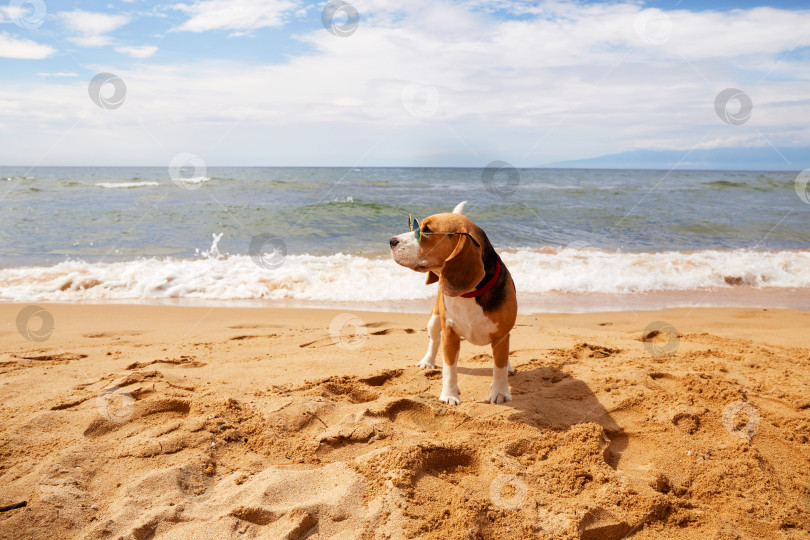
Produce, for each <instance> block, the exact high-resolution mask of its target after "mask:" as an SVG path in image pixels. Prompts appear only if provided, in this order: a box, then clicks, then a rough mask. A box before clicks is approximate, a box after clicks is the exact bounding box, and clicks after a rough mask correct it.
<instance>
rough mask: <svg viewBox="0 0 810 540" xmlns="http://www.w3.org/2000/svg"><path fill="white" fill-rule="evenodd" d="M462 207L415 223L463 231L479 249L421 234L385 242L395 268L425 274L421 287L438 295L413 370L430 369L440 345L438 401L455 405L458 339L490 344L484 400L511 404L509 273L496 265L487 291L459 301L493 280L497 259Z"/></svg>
mask: <svg viewBox="0 0 810 540" xmlns="http://www.w3.org/2000/svg"><path fill="white" fill-rule="evenodd" d="M463 208H464V203H461V204H459V205H458V206H456V208H455V210H454V211H453V213H446V214H436V215H433V216H430V217H428V218H426V219H425V220H424V221H422V222H421V223H420V228H421V230H422V232H423V233H425V232H428V233H429V232H437V233H439V232H466V233H469V234H471V235H472V236H473V237H474V238H475V239H476V241H477V242H478V243H479V244H480V247H476V246H475V244H474V243H473V242H472V241H471V240H470V239H469V238H468V237H467V236H465V235H448V234H423V235H422V241H421V242H420V243H417V242H416V236H415V234H414V232H407V233H404V234H400V235H398V236H394V237H393V238H391V239H390V241H389V244H390V246H391V255H392V256H393V258H394V261H396V262H397V263H398V264H400V265H402V266H405V267H407V268H410V269H412V270H415V271H417V272H427V273H428V277H427V283H428V284H430V283H435V282H436V281H438V282H439V291H438V293H437V295H436V301H435V303H434V305H433V311H432V312H431V316H430V321H429V322H428V335H429V336H430V342H429V344H428V350H427V353H426V354H425V357H424V358H423V359H422V360H421V361H420V362H418V363H417V364H416V365H417V366H419V367H421V368H434V367H435V359H436V355H437V353H438V350H439V346H440V345H442V344H443V348H442V353H443V357H444V369H443V370H442V393H441V395H440V396H439V399H440V400H441V401H443V402H445V403H448V404H451V405H458V404H460V403H461V399H460V397H459V395H460V392H459V388H458V376H457V367H458V353H459V347H460V341H461V338H465V339H466V340H467V341H469V342H470V343H472V344H474V345H490V346H491V347H492V357H493V360H494V363H495V366H494V367H493V370H492V384H491V385H490V393H489V398H488V401H489V402H490V403H504V402H506V401H511V399H512V396H511V394H510V393H509V382H508V380H507V378H508V373H510V372H512V371H513V370H512V367H511V365H510V364H509V333H510V332H511V330H512V327H513V326H514V324H515V318H516V317H517V297H516V295H515V285H514V282H513V281H512V276H511V275H510V274H509V270H508V269H507V268H506V266H505V265H504V264H503V261H501V271H500V275H499V276H498V279H497V280H496V282H495V284H494V285H493V287H492V288H491V289H490V290H488V291H487V292H486V293H484V294H483V295H481V296H478V297H476V298H463V297H461V295H462V294H464V293H466V292H470V291H473V290H476V289H478V288H480V287H481V286H483V285H484V284H485V283H487V282H488V281H489V280H490V279H491V278H492V276H493V275H495V269H496V266H497V261H498V260H499V257H498V255H497V253H495V250H494V248H493V247H492V244H490V242H489V239H488V238H487V235H486V234H485V233H484V231H483V230H481V228H480V227H478V226H477V225H475V224H474V223H473V222H472V221H471V220H470V219H469V218H467V217H465V216H463V215H462V214H461V212H462V211H463Z"/></svg>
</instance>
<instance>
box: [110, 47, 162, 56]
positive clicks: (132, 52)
mask: <svg viewBox="0 0 810 540" xmlns="http://www.w3.org/2000/svg"><path fill="white" fill-rule="evenodd" d="M157 51H158V48H157V47H155V46H152V45H140V46H135V47H116V48H115V52H119V53H121V54H126V55H129V56H131V57H133V58H149V57H150V56H152V55H154V54H155V53H156V52H157Z"/></svg>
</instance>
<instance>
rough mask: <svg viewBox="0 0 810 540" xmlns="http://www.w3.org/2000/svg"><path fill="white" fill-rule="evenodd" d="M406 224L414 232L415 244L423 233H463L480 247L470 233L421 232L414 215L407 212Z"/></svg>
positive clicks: (420, 239)
mask: <svg viewBox="0 0 810 540" xmlns="http://www.w3.org/2000/svg"><path fill="white" fill-rule="evenodd" d="M408 226H409V227H410V228H411V232H413V233H414V236H415V237H416V243H417V244H418V243H420V242H421V241H422V235H423V234H425V235H430V234H463V235H464V236H466V237H468V238H469V239H470V240H472V242H473V244H475V247H481V244H479V243H478V242H477V241H476V240H475V238H473V237H472V235H471V234H470V233H466V232H422V230H421V229H420V228H419V221H418V220H417V219H416V218H415V217H412V216H411V215H410V214H408Z"/></svg>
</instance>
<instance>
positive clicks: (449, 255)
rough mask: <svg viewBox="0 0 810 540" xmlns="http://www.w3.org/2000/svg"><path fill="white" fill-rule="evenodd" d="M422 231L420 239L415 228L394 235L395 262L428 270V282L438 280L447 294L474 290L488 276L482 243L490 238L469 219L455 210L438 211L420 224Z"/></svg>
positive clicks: (413, 268)
mask: <svg viewBox="0 0 810 540" xmlns="http://www.w3.org/2000/svg"><path fill="white" fill-rule="evenodd" d="M419 231H420V235H421V240H420V241H419V242H417V241H416V232H415V231H411V232H407V233H403V234H400V235H398V236H394V237H392V238H391V240H390V241H389V244H390V245H391V256H392V257H393V258H394V261H396V262H397V263H398V264H401V265H402V266H404V267H406V268H410V269H411V270H416V271H417V272H428V278H427V282H428V283H434V282H435V281H437V280H438V282H439V288H440V289H441V291H442V293H443V294H446V295H447V296H459V295H461V294H463V293H465V292H467V291H470V290H472V289H474V288H475V286H476V285H477V284H478V283H479V282H480V281H481V280H482V279H483V278H484V274H485V272H484V262H483V260H482V250H483V247H482V246H484V245H485V242H487V239H486V235H485V234H484V233H483V231H482V230H481V229H480V228H479V227H478V226H477V225H475V224H474V223H473V222H472V221H470V219H469V218H467V217H465V216H463V215H461V214H455V213H453V214H435V215H433V216H430V217H428V218H425V219H424V220H423V221H422V222H421V223H420V224H419ZM459 233H462V234H459ZM470 237H472V239H471V238H470ZM473 239H474V241H473ZM476 244H477V245H476Z"/></svg>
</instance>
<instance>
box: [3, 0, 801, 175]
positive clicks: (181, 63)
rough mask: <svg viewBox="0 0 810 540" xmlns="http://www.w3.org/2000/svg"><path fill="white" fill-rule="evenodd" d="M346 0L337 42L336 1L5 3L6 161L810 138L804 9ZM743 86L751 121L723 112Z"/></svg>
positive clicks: (437, 156)
mask: <svg viewBox="0 0 810 540" xmlns="http://www.w3.org/2000/svg"><path fill="white" fill-rule="evenodd" d="M21 4H22V11H19V10H18V9H17V6H19V5H21ZM350 5H351V7H353V8H354V9H356V11H357V12H358V14H359V24H358V26H357V29H356V31H354V32H353V33H351V34H350V35H347V36H340V35H335V34H334V33H330V32H329V31H327V29H326V28H324V26H323V23H322V12H323V10H324V7H325V6H326V3H325V2H320V3H309V2H305V1H301V0H252V1H251V0H230V1H229V0H203V1H195V0H186V1H185V2H151V1H138V0H131V1H126V2H124V1H120V0H119V1H113V2H103V1H82V2H64V1H62V2H57V1H55V0H52V1H47V0H27V1H26V2H22V1H21V0H12V2H10V3H9V4H8V7H6V4H5V3H3V4H2V5H0V70H2V73H3V84H2V87H0V128H1V129H2V130H3V132H4V133H6V134H7V136H6V137H5V138H4V139H5V140H4V141H3V144H2V146H0V165H162V164H167V165H168V163H169V162H170V161H171V160H172V158H173V157H175V156H176V155H178V154H181V153H191V154H194V155H197V156H199V157H200V159H201V160H203V161H204V162H205V163H206V164H208V165H210V166H215V165H268V166H272V165H302V166H306V165H347V166H372V165H376V166H381V165H383V166H384V165H392V166H394V165H397V166H422V165H424V166H472V167H479V166H484V165H485V164H486V163H489V162H490V161H493V160H496V159H499V160H503V161H507V162H509V163H512V164H514V165H515V166H537V165H542V164H546V163H552V162H560V161H567V160H575V159H583V158H591V157H595V156H600V155H605V154H613V153H619V152H625V151H630V150H639V149H643V150H650V149H660V150H678V151H683V152H684V153H685V154H686V153H687V152H689V151H690V150H692V149H711V148H741V147H742V148H746V147H762V148H772V149H773V150H774V152H775V154H779V149H780V148H795V147H810V122H808V120H810V97H808V96H810V62H808V60H810V9H808V8H806V7H804V6H802V5H801V3H799V2H769V3H767V4H765V3H758V2H726V1H719V2H697V1H691V0H681V1H676V2H663V1H661V2H659V1H653V2H646V3H643V2H576V3H575V2H559V1H540V2H530V1H518V2H510V1H506V0H495V1H489V2H486V1H483V0H470V1H465V2H454V1H442V0H432V1H429V0H424V1H422V0H413V1H409V2H406V3H403V2H391V1H388V0H368V1H352V2H350ZM43 7H44V13H45V15H44V18H43V16H42V13H43V11H42V9H43ZM340 17H342V16H340V15H339V16H338V21H339V22H342V21H343V20H344V19H343V18H340ZM98 73H111V74H114V75H115V76H116V77H118V78H119V79H120V80H121V81H123V83H124V84H125V85H126V93H125V96H124V100H123V103H121V104H120V107H109V108H105V107H104V106H99V105H98V104H97V103H96V102H94V101H93V100H92V99H91V98H90V96H89V94H88V91H89V90H88V84H89V83H90V80H91V79H92V78H93V77H94V76H95V75H96V74H98ZM727 88H737V89H739V90H740V91H741V93H742V94H744V96H743V98H742V99H743V101H744V100H745V98H746V97H747V98H748V99H749V100H750V103H752V105H753V110H752V111H750V114H746V111H738V110H737V109H739V107H741V106H744V102H743V101H735V100H732V101H730V102H728V103H726V105H725V107H726V108H724V109H723V111H719V110H718V109H717V105H716V103H715V101H716V98H717V96H718V94H720V93H721V92H722V91H723V90H725V89H727ZM112 89H113V86H112V84H110V85H106V86H103V87H102V93H103V95H104V96H109V95H111V93H112ZM96 101H98V100H96ZM102 103H103V100H102ZM724 111H725V113H724ZM724 114H725V119H724V118H723V115H724ZM728 115H731V116H728ZM735 115H741V116H740V118H741V120H740V121H737V122H736V123H735V122H734V121H733V120H734V118H736V117H735ZM729 118H731V120H732V121H729ZM9 134H13V136H9Z"/></svg>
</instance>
